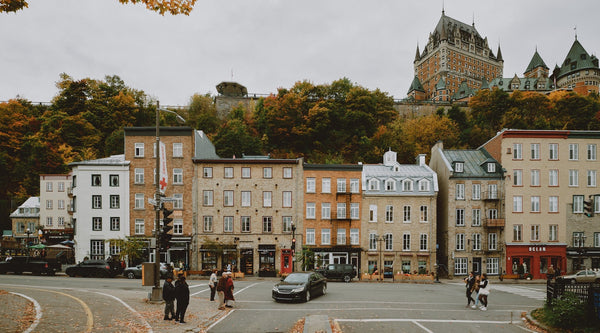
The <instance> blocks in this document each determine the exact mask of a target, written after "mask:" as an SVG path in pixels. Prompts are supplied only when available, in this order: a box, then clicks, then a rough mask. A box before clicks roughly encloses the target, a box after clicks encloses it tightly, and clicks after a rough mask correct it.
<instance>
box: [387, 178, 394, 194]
mask: <svg viewBox="0 0 600 333" xmlns="http://www.w3.org/2000/svg"><path fill="white" fill-rule="evenodd" d="M385 190H386V191H395V190H396V181H395V180H393V179H387V180H386V181H385Z"/></svg>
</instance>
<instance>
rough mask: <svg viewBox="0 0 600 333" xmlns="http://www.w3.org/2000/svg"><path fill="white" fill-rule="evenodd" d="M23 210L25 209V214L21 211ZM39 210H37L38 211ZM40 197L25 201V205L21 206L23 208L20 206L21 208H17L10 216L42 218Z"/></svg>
mask: <svg viewBox="0 0 600 333" xmlns="http://www.w3.org/2000/svg"><path fill="white" fill-rule="evenodd" d="M21 208H24V209H25V212H24V213H21V212H20V210H21ZM36 208H37V209H36ZM39 208H40V197H30V198H29V199H27V200H25V202H24V203H22V204H21V206H19V208H17V209H16V210H15V211H14V212H12V214H10V217H11V218H13V217H39V216H40V209H39Z"/></svg>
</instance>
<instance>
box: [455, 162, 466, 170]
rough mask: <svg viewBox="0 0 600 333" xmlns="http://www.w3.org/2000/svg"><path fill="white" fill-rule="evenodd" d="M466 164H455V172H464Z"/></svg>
mask: <svg viewBox="0 0 600 333" xmlns="http://www.w3.org/2000/svg"><path fill="white" fill-rule="evenodd" d="M464 166H465V164H464V163H463V162H456V163H454V172H464V169H465V168H464Z"/></svg>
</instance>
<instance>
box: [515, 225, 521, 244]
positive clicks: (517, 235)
mask: <svg viewBox="0 0 600 333" xmlns="http://www.w3.org/2000/svg"><path fill="white" fill-rule="evenodd" d="M513 241H515V242H521V241H523V225H522V224H515V225H513Z"/></svg>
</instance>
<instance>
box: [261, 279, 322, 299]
mask: <svg viewBox="0 0 600 333" xmlns="http://www.w3.org/2000/svg"><path fill="white" fill-rule="evenodd" d="M326 292H327V281H326V280H325V277H323V275H321V274H319V273H316V272H301V273H291V274H290V275H288V276H287V277H286V278H285V279H282V280H281V282H279V283H278V284H276V285H275V286H273V293H272V297H273V299H274V300H275V301H296V300H297V301H304V302H308V301H310V299H311V298H313V297H314V296H316V295H325V293H326Z"/></svg>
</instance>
